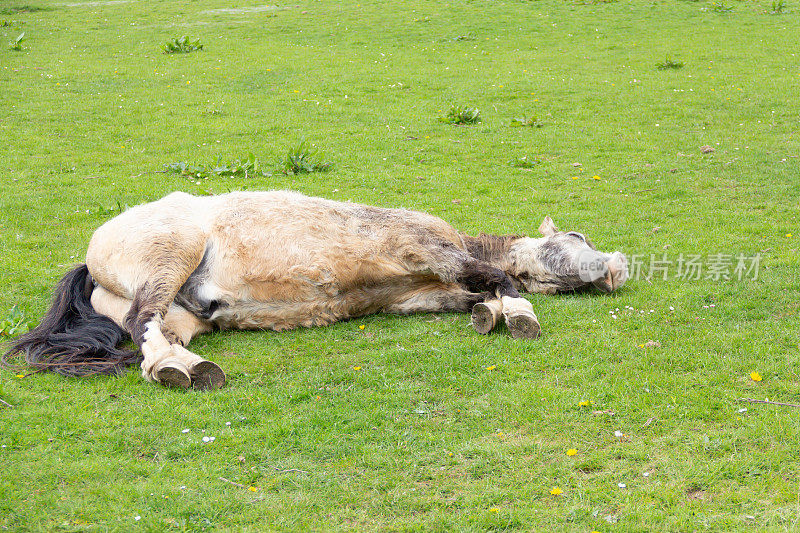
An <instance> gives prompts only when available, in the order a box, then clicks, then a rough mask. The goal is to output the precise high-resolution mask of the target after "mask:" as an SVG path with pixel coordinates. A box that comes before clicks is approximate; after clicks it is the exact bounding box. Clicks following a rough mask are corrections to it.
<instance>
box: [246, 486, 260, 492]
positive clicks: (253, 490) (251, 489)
mask: <svg viewBox="0 0 800 533" xmlns="http://www.w3.org/2000/svg"><path fill="white" fill-rule="evenodd" d="M247 490H249V491H250V492H258V488H257V487H247Z"/></svg>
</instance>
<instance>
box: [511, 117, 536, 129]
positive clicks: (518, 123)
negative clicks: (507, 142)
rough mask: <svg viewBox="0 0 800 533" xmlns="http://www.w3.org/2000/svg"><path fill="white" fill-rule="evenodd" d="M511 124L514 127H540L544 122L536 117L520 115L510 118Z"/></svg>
mask: <svg viewBox="0 0 800 533" xmlns="http://www.w3.org/2000/svg"><path fill="white" fill-rule="evenodd" d="M511 126H512V127H514V128H525V127H527V128H541V127H542V126H544V122H542V121H540V120H539V119H538V118H536V117H520V118H512V119H511Z"/></svg>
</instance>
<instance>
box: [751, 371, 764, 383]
mask: <svg viewBox="0 0 800 533" xmlns="http://www.w3.org/2000/svg"><path fill="white" fill-rule="evenodd" d="M750 379H752V380H753V381H761V380H762V379H763V378H762V377H761V374H759V373H758V372H750Z"/></svg>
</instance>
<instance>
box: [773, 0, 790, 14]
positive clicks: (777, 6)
mask: <svg viewBox="0 0 800 533" xmlns="http://www.w3.org/2000/svg"><path fill="white" fill-rule="evenodd" d="M785 7H786V4H785V3H784V1H783V0H772V11H771V12H770V15H782V14H783V13H784V11H783V9H784V8H785Z"/></svg>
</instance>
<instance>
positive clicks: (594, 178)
mask: <svg viewBox="0 0 800 533" xmlns="http://www.w3.org/2000/svg"><path fill="white" fill-rule="evenodd" d="M592 179H593V180H598V181H599V180H600V176H592Z"/></svg>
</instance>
